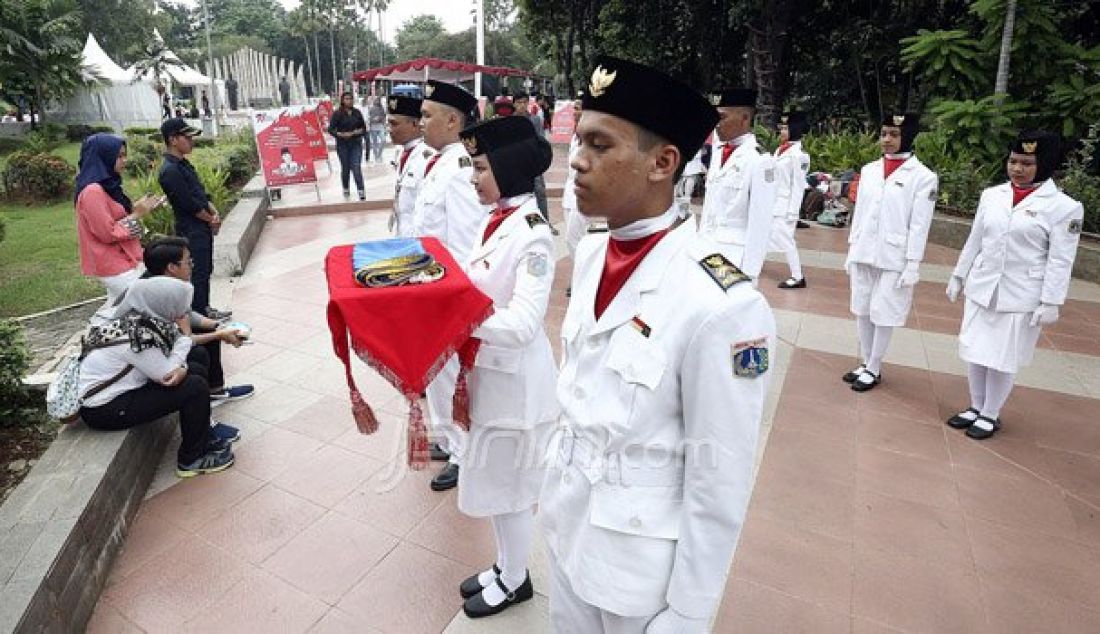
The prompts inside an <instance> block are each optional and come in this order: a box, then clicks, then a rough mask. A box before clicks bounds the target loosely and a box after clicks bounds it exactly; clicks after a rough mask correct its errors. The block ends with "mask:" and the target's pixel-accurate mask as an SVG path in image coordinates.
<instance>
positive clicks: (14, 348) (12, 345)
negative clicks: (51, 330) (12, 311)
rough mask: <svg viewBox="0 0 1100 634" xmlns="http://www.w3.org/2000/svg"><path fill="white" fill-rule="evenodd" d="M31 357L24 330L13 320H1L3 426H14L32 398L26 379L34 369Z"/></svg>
mask: <svg viewBox="0 0 1100 634" xmlns="http://www.w3.org/2000/svg"><path fill="white" fill-rule="evenodd" d="M30 362H31V356H30V353H29V352H28V351H27V342H26V339H25V338H24V337H23V327H22V326H20V325H19V324H18V323H16V322H14V321H11V320H0V423H2V424H5V425H7V424H11V423H13V422H14V421H15V420H18V419H19V416H17V415H16V414H18V413H19V411H20V410H22V409H23V408H25V407H27V405H28V402H27V401H28V395H27V391H26V390H24V389H23V375H24V374H26V373H27V368H28V367H29V366H30Z"/></svg>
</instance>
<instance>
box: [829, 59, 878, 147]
mask: <svg viewBox="0 0 1100 634" xmlns="http://www.w3.org/2000/svg"><path fill="white" fill-rule="evenodd" d="M860 55H861V51H855V53H854V54H853V55H852V59H853V61H855V64H856V81H858V82H859V97H860V99H862V100H863V111H864V112H866V113H867V119H868V120H872V119H874V118H875V114H874V113H873V112H872V111H871V100H870V97H868V95H867V84H866V82H864V80H863V66H862V65H861V64H860V63H859V58H860ZM834 132H835V130H834Z"/></svg>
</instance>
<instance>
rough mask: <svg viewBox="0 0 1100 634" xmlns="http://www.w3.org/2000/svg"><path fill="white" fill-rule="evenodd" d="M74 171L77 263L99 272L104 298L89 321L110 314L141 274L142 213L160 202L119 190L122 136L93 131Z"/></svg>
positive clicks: (92, 272)
mask: <svg viewBox="0 0 1100 634" xmlns="http://www.w3.org/2000/svg"><path fill="white" fill-rule="evenodd" d="M78 165H79V170H78V172H77V175H76V233H77V238H78V244H79V247H80V269H81V271H83V273H84V274H85V275H91V276H94V277H97V278H99V281H101V282H103V286H104V287H106V289H107V302H106V303H105V304H103V306H102V307H101V308H100V309H99V310H98V311H96V314H95V315H93V316H92V319H91V322H92V325H99V324H102V323H104V322H106V321H107V320H108V319H110V317H111V313H112V310H111V307H112V306H113V305H114V304H115V301H116V300H117V299H118V297H119V296H120V295H122V293H123V292H124V291H125V290H126V289H127V288H129V286H130V283H131V282H133V281H134V280H136V279H138V278H139V277H140V276H141V271H142V265H141V241H140V238H141V232H142V228H141V222H140V220H141V218H142V217H143V216H145V215H146V214H148V213H149V212H151V211H152V210H153V209H155V208H156V207H157V206H158V205H160V204H161V203H163V202H164V197H163V196H154V195H152V194H146V195H144V196H142V197H141V198H140V199H138V200H136V201H131V200H130V198H129V197H127V196H126V193H125V192H124V191H122V169H123V168H124V167H125V165H126V141H125V140H123V138H122V137H120V136H117V135H114V134H102V133H100V134H93V135H92V136H90V137H88V138H87V139H85V140H84V143H83V145H81V146H80V162H79V164H78Z"/></svg>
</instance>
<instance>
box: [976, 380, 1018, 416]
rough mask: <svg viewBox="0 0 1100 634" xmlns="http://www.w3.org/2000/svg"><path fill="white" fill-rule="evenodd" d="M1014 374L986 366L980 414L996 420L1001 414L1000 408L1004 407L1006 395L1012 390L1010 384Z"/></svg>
mask: <svg viewBox="0 0 1100 634" xmlns="http://www.w3.org/2000/svg"><path fill="white" fill-rule="evenodd" d="M1015 379H1016V375H1015V374H1013V373H1011V372H998V371H997V370H994V369H993V368H988V371H987V374H986V377H985V403H983V404H982V416H985V417H986V418H989V419H991V420H997V419H998V418H999V417H1000V416H1001V408H1002V407H1004V404H1005V401H1007V400H1008V395H1009V394H1010V393H1011V392H1012V384H1013V382H1014V381H1015Z"/></svg>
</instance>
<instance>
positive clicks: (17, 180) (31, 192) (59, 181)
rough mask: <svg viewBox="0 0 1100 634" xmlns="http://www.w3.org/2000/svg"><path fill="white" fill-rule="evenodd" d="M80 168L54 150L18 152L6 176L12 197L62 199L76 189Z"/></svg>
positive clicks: (24, 199)
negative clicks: (74, 185)
mask: <svg viewBox="0 0 1100 634" xmlns="http://www.w3.org/2000/svg"><path fill="white" fill-rule="evenodd" d="M75 177H76V169H75V168H73V166H72V165H69V164H68V163H67V162H66V161H65V159H63V158H61V157H60V156H56V155H54V154H46V153H35V154H32V153H30V152H16V153H14V154H12V155H11V156H9V157H8V164H7V166H6V167H5V168H4V172H3V175H2V179H3V182H4V190H5V191H6V192H7V195H8V197H9V198H13V199H18V200H23V201H26V202H50V201H54V200H61V199H63V198H65V197H67V196H69V195H70V194H71V193H72V190H73V179H74V178H75Z"/></svg>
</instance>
